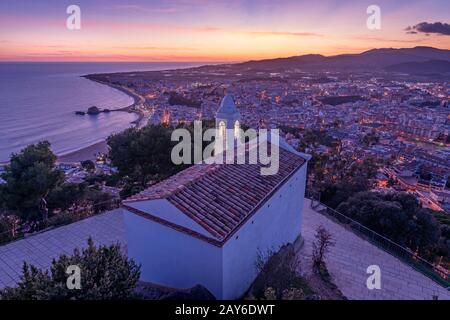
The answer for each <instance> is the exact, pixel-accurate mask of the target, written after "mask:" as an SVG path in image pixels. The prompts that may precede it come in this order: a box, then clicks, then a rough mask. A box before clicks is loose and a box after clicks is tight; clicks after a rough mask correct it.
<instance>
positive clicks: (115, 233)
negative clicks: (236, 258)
mask: <svg viewBox="0 0 450 320" xmlns="http://www.w3.org/2000/svg"><path fill="white" fill-rule="evenodd" d="M303 212H304V216H303V219H304V220H303V227H302V234H303V237H304V239H305V245H304V247H303V248H302V249H301V251H300V253H301V254H302V256H303V257H302V267H303V265H304V263H303V262H305V261H310V255H311V249H312V242H313V241H314V234H315V229H316V227H317V226H318V225H323V226H324V227H325V228H326V229H328V230H329V231H330V232H331V233H332V235H333V237H334V240H335V242H336V244H335V246H334V247H332V248H331V249H330V252H329V255H328V259H327V265H328V269H329V271H330V273H331V275H332V277H333V279H334V282H335V283H336V285H337V286H338V287H339V289H341V291H342V292H343V294H344V295H345V296H346V297H348V298H349V299H432V296H433V295H437V296H438V297H439V299H447V300H450V292H448V291H446V290H445V289H444V288H442V287H441V286H439V285H438V284H436V283H434V282H433V281H432V280H430V279H429V278H427V277H426V276H424V275H422V274H421V273H419V272H417V271H415V270H414V269H412V268H411V267H409V266H407V265H405V264H403V263H402V262H401V261H400V260H398V259H396V258H394V257H393V256H391V255H389V254H388V253H386V252H384V251H382V250H381V249H379V248H377V247H375V246H373V245H372V244H370V243H368V242H366V241H364V240H362V239H361V238H359V237H358V236H356V235H355V234H353V233H352V232H351V231H348V230H347V229H345V228H344V227H342V226H340V225H338V224H336V223H334V222H333V221H331V220H330V219H327V218H326V217H325V216H323V215H321V214H320V213H317V212H315V211H313V210H312V209H311V208H310V202H309V200H306V201H305V205H304V208H303ZM89 236H92V238H93V239H94V242H95V243H96V244H111V243H115V242H119V243H121V244H122V245H123V246H124V247H125V248H126V242H125V234H124V224H123V217H122V213H121V211H120V210H113V211H111V212H108V213H105V214H102V215H99V216H95V217H92V218H88V219H85V220H83V221H79V222H76V223H73V224H70V225H67V226H63V227H60V228H57V229H53V230H50V231H47V232H44V233H40V234H37V235H34V236H30V237H28V238H26V239H23V240H19V241H16V242H13V243H10V244H7V245H4V246H0V288H1V287H4V286H12V285H14V283H15V282H16V281H17V280H18V279H19V274H20V272H21V266H22V263H23V261H24V260H25V261H27V262H29V263H32V264H35V265H37V266H40V267H42V268H46V267H48V266H50V264H51V260H52V259H53V258H54V257H57V256H58V255H60V254H62V253H66V254H70V253H72V251H73V249H74V248H75V247H84V246H86V241H87V238H88V237H89ZM371 264H377V265H379V266H380V268H381V289H380V290H369V289H367V288H366V285H365V283H366V279H367V276H368V275H367V274H366V268H367V266H369V265H371Z"/></svg>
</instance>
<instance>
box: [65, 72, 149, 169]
mask: <svg viewBox="0 0 450 320" xmlns="http://www.w3.org/2000/svg"><path fill="white" fill-rule="evenodd" d="M82 77H83V78H86V79H88V80H90V81H95V82H97V83H100V84H102V85H106V86H109V87H111V88H114V89H116V90H119V91H121V92H123V93H125V94H127V95H128V96H130V97H131V98H133V103H132V104H130V105H129V106H126V107H123V108H118V109H114V110H110V112H132V113H135V114H136V115H137V116H138V117H137V119H136V120H134V121H132V122H131V124H133V125H135V126H136V127H140V126H142V125H143V124H142V123H141V122H142V120H143V119H144V114H143V113H142V112H141V111H140V110H139V109H136V108H135V107H136V106H139V105H142V104H143V103H144V102H145V98H144V97H142V96H141V95H139V94H137V93H136V92H134V91H132V90H130V89H128V88H126V87H123V86H118V85H114V84H111V83H108V82H103V81H99V80H97V79H92V78H90V77H89V75H86V76H82ZM108 151H109V147H108V144H107V143H106V138H105V139H103V140H101V141H99V142H96V143H94V144H91V145H88V146H86V147H83V148H80V149H78V150H75V151H72V152H68V153H65V154H61V155H57V160H56V162H57V163H77V162H81V161H84V160H95V159H96V155H97V154H98V153H108Z"/></svg>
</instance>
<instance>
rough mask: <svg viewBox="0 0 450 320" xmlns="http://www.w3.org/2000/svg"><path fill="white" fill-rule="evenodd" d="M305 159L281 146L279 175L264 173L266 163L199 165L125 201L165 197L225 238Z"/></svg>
mask: <svg viewBox="0 0 450 320" xmlns="http://www.w3.org/2000/svg"><path fill="white" fill-rule="evenodd" d="M305 162H306V160H305V159H304V158H302V157H301V156H299V155H297V154H294V153H292V152H290V151H287V150H285V149H283V148H280V163H279V171H278V173H277V174H275V175H267V176H263V175H261V172H260V169H261V167H263V166H264V165H262V164H213V165H207V164H204V163H202V164H196V165H193V166H192V167H189V168H188V169H185V170H183V171H181V172H179V173H178V174H176V175H174V176H172V177H170V178H168V179H166V180H164V181H161V182H160V183H157V184H155V185H153V186H151V187H150V188H148V189H146V190H144V191H143V192H141V193H139V194H137V195H135V196H133V197H131V198H129V199H127V200H125V201H124V203H125V206H126V204H127V203H130V202H135V201H145V200H153V199H163V198H164V199H166V200H168V201H169V202H171V203H172V204H173V205H175V206H176V207H177V208H178V209H179V210H180V211H181V212H183V213H184V214H186V215H187V216H188V217H189V218H191V219H192V220H194V221H195V222H196V223H198V224H199V225H201V226H202V227H203V228H204V229H205V230H207V231H208V232H209V233H210V234H211V235H212V236H213V238H214V239H218V240H220V241H224V240H226V238H227V237H228V236H230V235H231V234H232V233H233V232H234V231H235V230H236V229H237V228H238V227H239V226H240V225H241V224H242V223H243V222H244V221H245V220H246V219H247V218H249V216H251V215H252V213H253V212H255V211H256V210H257V209H258V208H259V206H260V205H262V204H263V203H264V202H265V200H267V199H268V197H269V196H270V195H271V194H272V193H273V192H274V191H276V190H277V189H278V187H279V186H280V185H281V184H282V183H283V182H284V181H285V180H286V178H288V177H289V176H290V175H291V174H293V173H294V172H295V171H296V170H297V169H298V168H299V167H301V166H302V165H303V164H304V163H305ZM133 211H134V210H133ZM149 214H151V213H149Z"/></svg>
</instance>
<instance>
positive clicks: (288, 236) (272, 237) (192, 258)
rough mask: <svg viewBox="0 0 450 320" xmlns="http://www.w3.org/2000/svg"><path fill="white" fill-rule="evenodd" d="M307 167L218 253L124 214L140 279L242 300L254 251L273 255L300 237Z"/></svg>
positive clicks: (204, 244)
mask: <svg viewBox="0 0 450 320" xmlns="http://www.w3.org/2000/svg"><path fill="white" fill-rule="evenodd" d="M306 167H307V164H306V163H305V164H304V165H303V166H302V167H301V168H300V169H299V170H298V171H297V172H296V173H295V174H294V175H293V176H292V177H291V178H290V179H289V180H288V181H286V182H285V183H284V185H283V186H282V187H281V188H280V189H278V190H277V192H275V193H274V194H273V195H272V198H271V199H270V200H269V201H267V202H266V203H265V204H264V206H262V207H261V208H260V209H259V210H258V211H257V212H256V213H255V214H254V215H253V216H252V217H251V218H250V219H249V220H247V222H246V223H245V224H244V225H243V226H242V227H241V228H240V229H239V230H238V231H237V232H236V233H235V234H234V235H233V236H232V237H231V238H230V239H228V241H227V242H226V243H225V244H224V246H223V247H222V248H219V247H217V246H214V245H212V244H209V243H207V242H205V241H203V240H200V239H197V238H194V237H192V236H189V235H186V234H184V233H182V232H179V231H176V230H173V229H172V228H170V227H166V226H164V225H161V224H159V223H156V222H153V221H151V220H148V219H145V218H143V217H140V216H138V215H135V214H133V213H131V212H128V211H127V210H125V209H124V219H125V226H126V236H127V242H128V256H129V257H130V258H133V259H134V260H135V261H136V262H138V263H140V264H142V267H141V280H143V281H148V282H152V283H155V284H159V285H163V286H167V287H173V288H180V289H185V288H191V287H193V286H194V285H196V284H201V285H203V286H205V287H206V288H207V289H208V290H210V291H211V292H212V293H213V294H214V295H215V296H216V298H218V299H236V298H240V297H241V296H242V295H243V294H244V293H245V292H246V290H247V289H248V287H249V286H250V285H251V283H252V282H253V280H254V279H255V277H256V275H257V270H256V267H255V263H256V260H257V256H258V250H260V251H261V252H262V253H266V252H267V251H268V250H273V251H276V250H277V249H278V248H279V247H280V246H282V245H283V244H285V243H289V242H294V241H295V240H296V239H297V237H298V236H299V235H300V226H301V210H302V208H303V198H304V193H305V179H306ZM141 209H142V208H141Z"/></svg>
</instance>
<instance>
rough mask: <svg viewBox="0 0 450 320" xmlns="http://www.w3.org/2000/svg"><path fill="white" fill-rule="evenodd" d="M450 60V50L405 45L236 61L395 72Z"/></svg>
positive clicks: (440, 69) (258, 66) (428, 68)
mask: <svg viewBox="0 0 450 320" xmlns="http://www.w3.org/2000/svg"><path fill="white" fill-rule="evenodd" d="M449 64H450V50H443V49H436V48H432V47H415V48H404V49H392V48H386V49H372V50H369V51H365V52H363V53H359V54H342V55H336V56H329V57H326V56H322V55H319V54H309V55H303V56H294V57H288V58H278V59H267V60H259V61H248V62H244V63H239V64H236V65H235V66H237V67H239V68H245V69H252V70H274V71H275V70H287V69H300V70H303V71H321V70H323V71H356V70H361V71H364V70H367V71H370V70H386V71H393V72H402V73H411V74H427V73H440V74H442V73H447V72H450V70H449Z"/></svg>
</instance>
